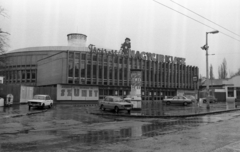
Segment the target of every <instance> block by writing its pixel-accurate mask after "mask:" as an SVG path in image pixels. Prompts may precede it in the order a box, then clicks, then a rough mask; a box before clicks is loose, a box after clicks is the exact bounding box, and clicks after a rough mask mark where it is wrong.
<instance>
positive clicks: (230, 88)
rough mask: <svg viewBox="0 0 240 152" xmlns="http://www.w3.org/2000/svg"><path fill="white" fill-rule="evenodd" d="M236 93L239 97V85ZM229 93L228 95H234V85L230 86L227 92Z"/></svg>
mask: <svg viewBox="0 0 240 152" xmlns="http://www.w3.org/2000/svg"><path fill="white" fill-rule="evenodd" d="M236 91H237V92H236V93H237V97H240V88H239V87H237V88H236ZM227 94H228V97H234V87H228V92H227Z"/></svg>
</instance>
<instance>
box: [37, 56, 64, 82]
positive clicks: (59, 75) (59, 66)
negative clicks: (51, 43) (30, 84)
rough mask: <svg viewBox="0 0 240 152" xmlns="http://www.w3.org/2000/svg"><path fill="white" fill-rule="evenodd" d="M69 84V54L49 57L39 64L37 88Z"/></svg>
mask: <svg viewBox="0 0 240 152" xmlns="http://www.w3.org/2000/svg"><path fill="white" fill-rule="evenodd" d="M58 83H67V52H60V53H58V54H55V55H52V56H49V57H47V58H45V59H42V60H39V61H38V63H37V86H42V85H52V84H58Z"/></svg>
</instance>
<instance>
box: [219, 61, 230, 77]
mask: <svg viewBox="0 0 240 152" xmlns="http://www.w3.org/2000/svg"><path fill="white" fill-rule="evenodd" d="M227 75H228V72H227V61H226V59H225V58H224V59H223V62H222V64H221V65H220V66H219V67H218V77H219V79H226V78H227Z"/></svg>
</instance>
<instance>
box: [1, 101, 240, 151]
mask: <svg viewBox="0 0 240 152" xmlns="http://www.w3.org/2000/svg"><path fill="white" fill-rule="evenodd" d="M24 106H25V107H24ZM26 107H27V105H21V106H20V107H19V109H21V110H20V111H24V110H26V109H25V108H26ZM173 108H174V107H173ZM5 110H6V109H5ZM8 110H10V109H8ZM15 111H18V109H17V110H16V109H15ZM32 111H38V109H33V110H32ZM91 111H98V107H97V106H83V105H78V104H75V105H66V104H59V105H56V106H55V107H54V108H53V109H49V110H48V111H47V112H44V113H40V114H36V115H29V116H23V117H16V118H0V151H1V152H12V151H13V152H15V151H16V152H18V151H31V152H32V151H36V152H42V151H49V152H52V151H56V152H57V151H76V152H77V151H109V152H110V151H118V152H120V151H122V152H123V151H126V152H127V151H128V152H130V151H164V152H165V151H189V150H190V151H214V150H215V151H216V150H221V148H222V149H223V148H224V147H225V146H226V145H229V144H231V143H232V144H233V143H236V142H238V141H240V129H238V128H239V127H238V126H240V117H239V116H240V112H239V111H236V112H232V113H226V114H219V115H211V116H202V117H192V118H184V119H183V118H182V119H133V118H121V117H120V118H119V117H117V118H116V117H114V116H111V117H110V116H107V117H106V116H104V117H101V116H96V115H91V114H90V112H91ZM26 112H27V110H26ZM2 113H7V111H5V112H4V111H2ZM221 126H224V127H223V128H222V127H221ZM205 129H206V130H205ZM220 130H223V131H222V132H219V133H218V132H216V131H220ZM205 131H206V133H207V134H204V132H205ZM224 131H225V132H226V134H223V133H224ZM208 132H209V133H208ZM238 133H239V135H238ZM186 134H187V135H188V136H190V137H191V138H192V140H189V139H187V140H186V141H185V142H183V143H181V142H179V140H180V141H181V138H184V137H186V136H187V135H186ZM209 134H213V137H215V136H216V138H213V139H212V140H211V141H210V142H208V143H209V144H210V145H213V146H209V148H208V149H205V148H204V146H203V147H202V148H201V147H199V145H201V144H202V145H206V144H205V142H203V141H205V138H206V141H207V139H210V138H207V137H208V135H209ZM218 134H223V135H222V136H221V138H219V137H217V136H218ZM235 134H237V135H235ZM195 135H196V136H195ZM211 137H212V136H211ZM164 138H166V139H164ZM178 138H179V140H177V139H178ZM224 138H226V140H221V139H224ZM176 140H177V141H178V142H177V143H176ZM166 141H167V142H166ZM191 142H194V143H198V142H199V144H198V145H197V146H196V145H195V144H191ZM153 143H155V144H154V145H153ZM239 143H240V142H239ZM192 145H195V147H194V146H193V147H192ZM142 146H144V147H142ZM139 147H142V148H140V149H139ZM177 147H180V149H175V148H177ZM189 147H190V148H189ZM191 147H192V149H191ZM229 147H231V146H229ZM229 147H227V148H229ZM223 150H224V149H223ZM234 150H235V151H236V150H237V148H234ZM238 150H239V151H240V148H239V149H238Z"/></svg>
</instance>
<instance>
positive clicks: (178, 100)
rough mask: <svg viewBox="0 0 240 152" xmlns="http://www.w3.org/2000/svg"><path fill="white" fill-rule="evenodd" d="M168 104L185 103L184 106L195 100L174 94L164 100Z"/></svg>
mask: <svg viewBox="0 0 240 152" xmlns="http://www.w3.org/2000/svg"><path fill="white" fill-rule="evenodd" d="M163 101H164V102H165V103H166V104H167V105H170V104H183V105H184V106H186V105H188V104H191V103H192V102H193V101H194V100H193V99H189V98H187V97H185V96H174V97H172V98H170V99H164V100H163Z"/></svg>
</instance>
